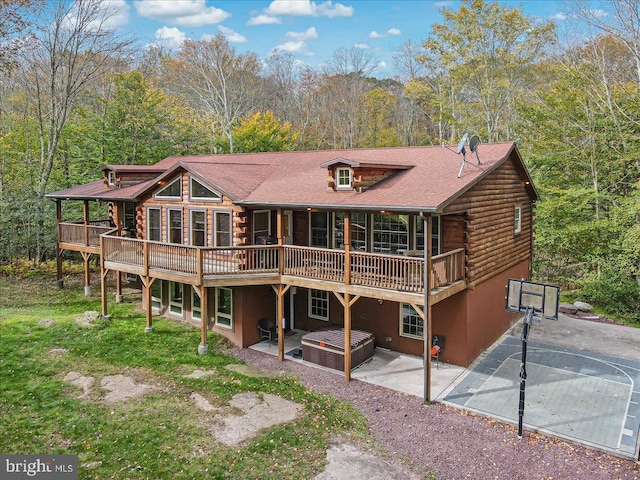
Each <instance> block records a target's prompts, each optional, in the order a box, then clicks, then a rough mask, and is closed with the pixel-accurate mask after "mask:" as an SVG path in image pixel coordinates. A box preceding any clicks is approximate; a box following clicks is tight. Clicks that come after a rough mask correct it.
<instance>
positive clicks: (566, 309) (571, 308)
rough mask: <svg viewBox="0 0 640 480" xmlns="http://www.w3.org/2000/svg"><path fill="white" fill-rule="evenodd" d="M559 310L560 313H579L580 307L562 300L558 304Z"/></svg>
mask: <svg viewBox="0 0 640 480" xmlns="http://www.w3.org/2000/svg"><path fill="white" fill-rule="evenodd" d="M558 311H559V312H560V313H577V312H578V308H577V307H576V306H575V305H573V304H571V303H564V302H560V304H559V305H558Z"/></svg>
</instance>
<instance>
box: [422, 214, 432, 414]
mask: <svg viewBox="0 0 640 480" xmlns="http://www.w3.org/2000/svg"><path fill="white" fill-rule="evenodd" d="M420 216H422V218H423V220H424V229H423V231H424V319H423V321H422V323H423V333H422V334H423V337H424V361H423V363H424V403H425V404H427V405H428V404H429V403H430V402H431V335H432V332H431V235H432V223H431V215H423V214H422V213H421V214H420Z"/></svg>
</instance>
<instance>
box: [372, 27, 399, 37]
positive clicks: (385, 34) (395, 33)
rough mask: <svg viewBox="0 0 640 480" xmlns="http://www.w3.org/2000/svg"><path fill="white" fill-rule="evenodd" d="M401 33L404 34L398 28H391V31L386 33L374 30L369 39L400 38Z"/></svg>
mask: <svg viewBox="0 0 640 480" xmlns="http://www.w3.org/2000/svg"><path fill="white" fill-rule="evenodd" d="M401 33H402V32H400V30H399V29H397V28H390V29H389V30H387V32H386V33H378V32H376V31H375V30H373V31H372V32H371V33H370V34H369V38H386V37H391V36H398V35H400V34H401Z"/></svg>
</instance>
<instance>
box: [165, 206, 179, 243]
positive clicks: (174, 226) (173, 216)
mask: <svg viewBox="0 0 640 480" xmlns="http://www.w3.org/2000/svg"><path fill="white" fill-rule="evenodd" d="M167 217H168V219H167V225H168V229H169V231H168V235H167V236H168V238H169V243H182V210H181V209H177V208H170V209H169V210H167Z"/></svg>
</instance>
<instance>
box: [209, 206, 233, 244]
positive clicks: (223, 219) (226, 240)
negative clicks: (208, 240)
mask: <svg viewBox="0 0 640 480" xmlns="http://www.w3.org/2000/svg"><path fill="white" fill-rule="evenodd" d="M213 239H214V240H213V245H214V246H215V247H230V246H232V240H231V212H213Z"/></svg>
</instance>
